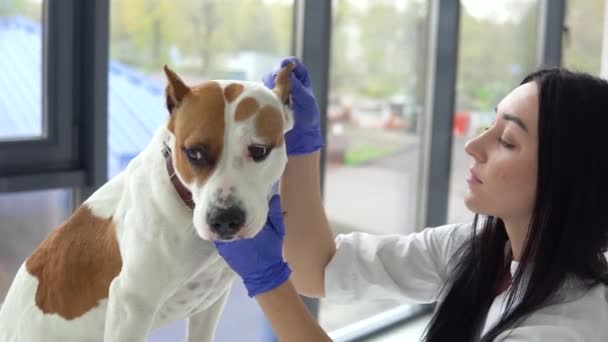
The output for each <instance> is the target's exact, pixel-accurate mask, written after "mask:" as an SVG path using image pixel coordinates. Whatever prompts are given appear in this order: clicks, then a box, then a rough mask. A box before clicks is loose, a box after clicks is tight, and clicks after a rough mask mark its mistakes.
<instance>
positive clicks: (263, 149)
mask: <svg viewBox="0 0 608 342" xmlns="http://www.w3.org/2000/svg"><path fill="white" fill-rule="evenodd" d="M248 149H249V154H250V155H251V158H252V159H253V160H254V161H256V162H259V161H262V160H264V159H266V157H268V155H269V154H270V151H272V146H264V145H249V147H248Z"/></svg>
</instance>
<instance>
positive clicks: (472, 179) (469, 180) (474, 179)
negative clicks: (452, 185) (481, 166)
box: [466, 170, 483, 184]
mask: <svg viewBox="0 0 608 342" xmlns="http://www.w3.org/2000/svg"><path fill="white" fill-rule="evenodd" d="M466 180H467V183H469V184H483V182H482V181H481V180H479V177H477V176H476V175H475V173H474V172H473V170H469V174H468V175H467V178H466Z"/></svg>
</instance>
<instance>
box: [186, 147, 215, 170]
mask: <svg viewBox="0 0 608 342" xmlns="http://www.w3.org/2000/svg"><path fill="white" fill-rule="evenodd" d="M184 153H186V156H187V157H188V159H189V160H190V163H192V164H194V165H197V166H204V165H208V164H210V160H209V154H208V153H207V151H206V150H204V149H202V148H198V147H197V148H184Z"/></svg>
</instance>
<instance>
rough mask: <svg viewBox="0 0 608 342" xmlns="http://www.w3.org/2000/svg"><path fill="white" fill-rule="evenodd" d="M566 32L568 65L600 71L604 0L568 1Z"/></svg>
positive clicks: (564, 48)
mask: <svg viewBox="0 0 608 342" xmlns="http://www.w3.org/2000/svg"><path fill="white" fill-rule="evenodd" d="M567 4H568V6H566V18H565V21H566V22H565V26H566V33H565V35H564V40H563V63H562V64H563V65H564V66H565V67H567V68H571V69H575V70H579V71H585V72H588V73H591V74H593V75H599V74H600V68H601V59H602V36H603V34H604V28H603V27H604V25H603V23H604V20H605V18H604V13H605V10H604V6H606V1H605V0H577V1H568V3H567Z"/></svg>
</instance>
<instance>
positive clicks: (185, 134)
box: [171, 81, 225, 184]
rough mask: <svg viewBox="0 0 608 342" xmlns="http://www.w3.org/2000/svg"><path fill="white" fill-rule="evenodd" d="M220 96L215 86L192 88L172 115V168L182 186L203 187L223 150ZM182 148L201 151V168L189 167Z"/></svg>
mask: <svg viewBox="0 0 608 342" xmlns="http://www.w3.org/2000/svg"><path fill="white" fill-rule="evenodd" d="M224 110H225V101H224V93H223V91H222V88H221V87H220V85H219V83H217V82H213V81H211V82H207V83H203V84H201V85H199V86H196V87H193V88H192V89H191V93H190V94H189V95H188V97H187V98H186V99H185V100H184V101H183V102H182V104H181V106H180V108H179V110H178V111H177V112H176V113H175V115H172V117H171V120H172V121H174V123H173V127H174V128H175V130H174V131H173V133H174V134H175V138H176V146H175V147H174V151H173V156H174V162H175V168H176V170H177V171H178V172H179V175H180V176H181V177H182V178H183V180H184V181H185V182H186V183H193V182H196V183H197V184H203V183H204V182H205V181H206V180H207V178H209V176H210V175H211V173H212V172H213V170H214V169H215V164H216V163H217V161H218V160H219V158H220V155H221V154H222V149H223V147H224V129H225V122H224ZM183 148H199V149H202V150H203V151H204V152H205V154H206V157H207V159H208V163H207V164H205V165H192V164H191V163H190V160H189V159H188V156H187V155H186V153H185V152H184V151H183Z"/></svg>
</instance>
